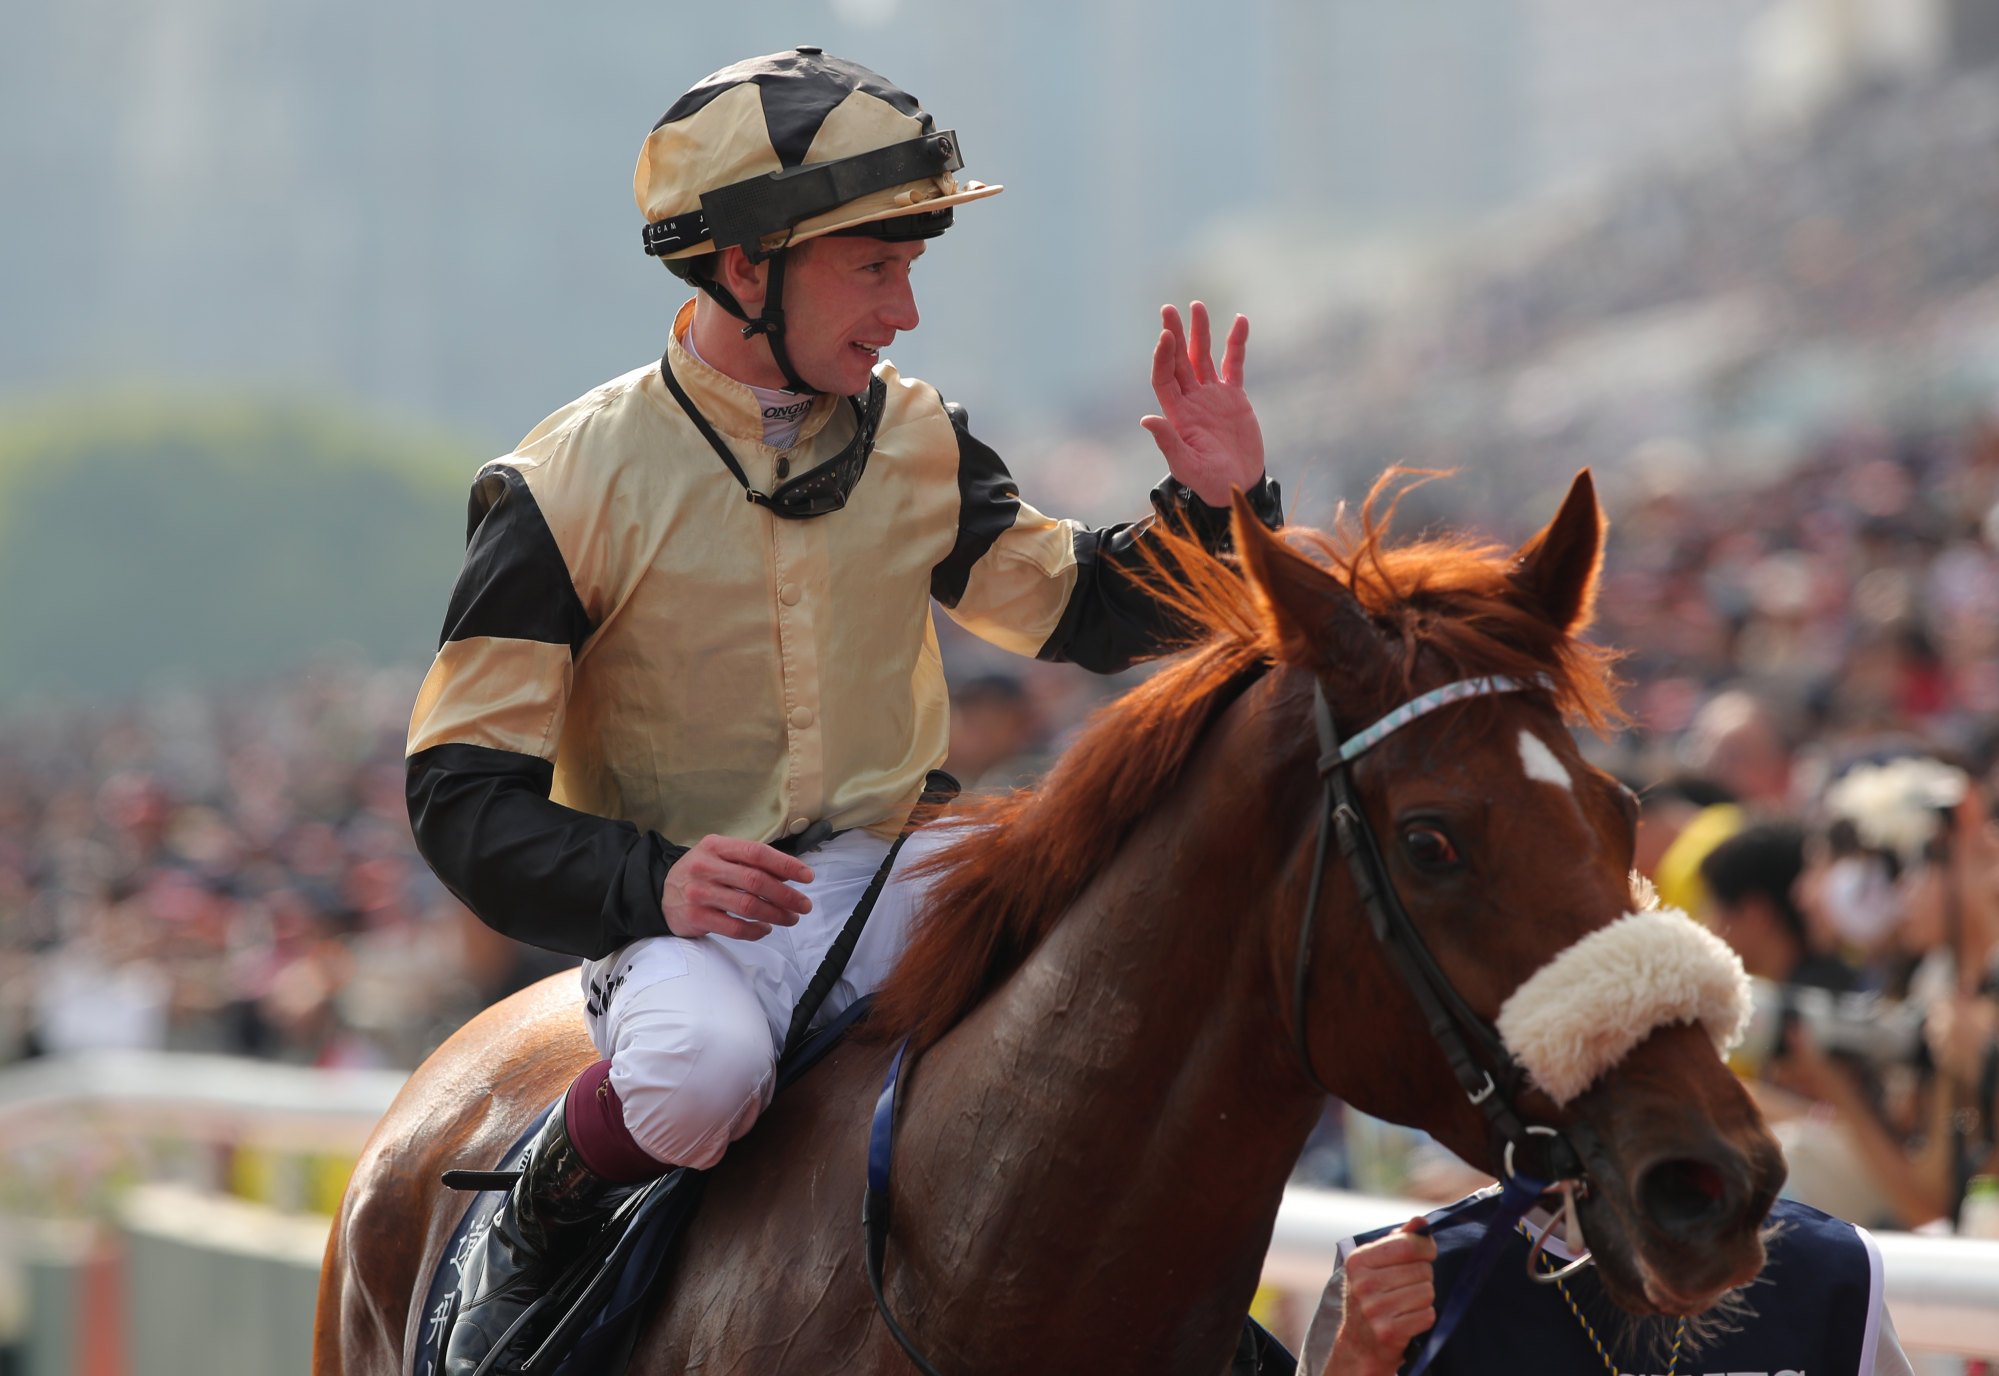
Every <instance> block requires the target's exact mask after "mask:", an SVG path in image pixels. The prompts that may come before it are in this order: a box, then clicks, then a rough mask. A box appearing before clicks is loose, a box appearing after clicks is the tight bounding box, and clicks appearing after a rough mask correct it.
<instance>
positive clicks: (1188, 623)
mask: <svg viewBox="0 0 1999 1376" xmlns="http://www.w3.org/2000/svg"><path fill="white" fill-rule="evenodd" d="M1430 476H1433V475H1429V474H1423V473H1414V472H1411V471H1408V470H1390V471H1389V472H1388V473H1385V474H1383V475H1382V477H1381V478H1380V479H1379V480H1377V481H1376V483H1375V485H1374V487H1373V489H1372V490H1371V491H1370V492H1369V493H1368V496H1367V500H1366V501H1365V503H1363V505H1362V508H1361V511H1360V516H1359V519H1358V521H1357V522H1354V521H1348V520H1347V519H1345V514H1344V512H1343V513H1342V516H1341V519H1339V520H1338V521H1336V524H1335V528H1334V530H1333V532H1331V533H1327V532H1323V531H1316V530H1307V529H1298V528H1288V529H1286V530H1285V531H1284V532H1283V536H1284V538H1285V540H1286V541H1287V542H1288V543H1289V544H1290V545H1291V546H1292V548H1294V549H1297V550H1299V551H1300V552H1301V553H1304V554H1306V555H1308V556H1309V557H1312V558H1313V559H1314V560H1315V561H1316V562H1318V563H1320V564H1322V565H1324V566H1326V567H1328V568H1329V569H1330V570H1331V571H1332V572H1333V573H1334V575H1335V576H1336V577H1338V578H1339V580H1340V581H1341V582H1343V583H1345V584H1346V585H1347V586H1348V587H1349V588H1351V589H1352V590H1353V592H1354V593H1355V595H1356V596H1357V597H1358V598H1359V599H1360V602H1361V604H1362V606H1364V607H1365V608H1366V609H1367V611H1368V613H1369V615H1370V616H1371V617H1372V618H1373V619H1374V621H1375V622H1376V624H1377V625H1378V626H1379V627H1381V629H1382V630H1383V632H1384V634H1385V635H1386V636H1387V637H1388V638H1389V639H1390V640H1391V641H1392V642H1394V643H1395V644H1397V645H1399V646H1400V647H1401V655H1400V660H1401V665H1402V670H1403V674H1404V678H1405V685H1404V686H1405V688H1406V687H1407V683H1406V680H1407V678H1408V677H1409V676H1410V675H1412V674H1413V673H1414V670H1415V665H1416V660H1417V654H1416V652H1417V650H1418V649H1419V648H1420V649H1422V650H1424V651H1426V652H1427V654H1428V655H1429V656H1430V657H1433V658H1434V659H1436V660H1438V661H1440V662H1442V663H1443V664H1444V665H1446V666H1447V667H1448V668H1449V669H1450V670H1451V671H1452V672H1453V673H1454V674H1455V675H1457V676H1470V675H1479V674H1506V675H1510V676H1513V677H1516V678H1522V679H1531V678H1534V677H1535V676H1537V675H1538V676H1540V677H1542V678H1544V679H1545V680H1546V681H1547V682H1548V684H1549V685H1550V690H1551V692H1552V695H1553V697H1554V700H1555V703H1556V705H1557V706H1558V707H1559V708H1560V709H1561V710H1562V711H1563V713H1564V714H1565V715H1566V716H1567V717H1569V718H1570V719H1571V720H1573V721H1579V722H1582V723H1584V724H1587V725H1588V726H1590V727H1592V728H1593V729H1596V730H1599V731H1601V730H1603V729H1605V728H1606V727H1607V726H1609V725H1610V724H1611V723H1613V722H1616V721H1619V720H1621V719H1622V716H1621V713H1620V712H1619V710H1618V707H1617V698H1616V689H1617V683H1616V679H1615V677H1614V676H1613V674H1612V672H1611V665H1612V663H1613V661H1614V659H1615V656H1614V655H1613V654H1612V653H1611V652H1610V651H1607V650H1605V649H1604V648H1603V647H1601V646H1597V645H1592V644H1589V643H1587V642H1585V641H1582V640H1579V639H1576V638H1575V637H1574V636H1572V635H1571V634H1570V633H1568V632H1567V631H1565V630H1564V629H1562V628H1560V627H1557V626H1556V625H1554V624H1553V623H1552V622H1551V621H1550V620H1548V618H1547V617H1545V616H1543V615H1541V614H1540V613H1539V612H1537V611H1536V610H1535V609H1534V608H1533V607H1532V606H1531V605H1529V604H1528V603H1527V602H1526V600H1525V599H1524V598H1523V597H1522V595H1521V592H1520V589H1519V586H1518V584H1517V583H1515V582H1514V580H1513V579H1512V578H1511V576H1510V575H1511V571H1512V569H1513V562H1512V552H1511V551H1510V550H1505V549H1503V548H1501V547H1500V546H1498V545H1494V544H1488V543H1484V542H1481V541H1477V540H1474V539H1471V538H1469V537H1466V536H1463V535H1443V536H1438V537H1432V538H1428V539H1424V540H1420V541H1416V542H1412V543H1408V544H1402V545H1390V544H1388V543H1387V536H1388V528H1389V525H1390V523H1391V521H1392V519H1393V517H1394V514H1395V509H1396V507H1397V505H1398V504H1399V502H1400V501H1401V498H1402V496H1403V494H1404V493H1406V492H1407V491H1408V490H1409V489H1410V487H1411V486H1413V485H1414V483H1413V482H1412V481H1411V480H1412V479H1414V480H1417V481H1421V480H1423V479H1426V478H1428V477H1430ZM1144 549H1145V554H1146V560H1147V568H1146V570H1145V572H1144V573H1143V575H1141V576H1142V577H1143V579H1144V581H1145V582H1146V583H1147V584H1148V586H1149V587H1150V588H1151V589H1152V591H1153V593H1154V594H1155V595H1156V596H1157V597H1159V598H1160V599H1161V600H1162V601H1163V602H1164V603H1165V605H1166V607H1167V609H1168V610H1169V612H1170V613H1171V614H1172V615H1173V617H1175V618H1176V619H1177V620H1178V621H1179V622H1180V623H1181V624H1182V625H1183V626H1184V627H1185V628H1186V632H1187V633H1186V635H1185V637H1184V644H1185V645H1187V646H1191V648H1190V649H1188V650H1187V651H1186V653H1184V654H1183V655H1182V656H1181V657H1179V658H1178V659H1176V660H1173V661H1171V662H1169V663H1167V664H1166V665H1165V666H1164V667H1162V668H1161V669H1159V671H1158V672H1156V673H1155V674H1153V675H1152V676H1151V677H1150V678H1148V679H1147V680H1145V681H1144V682H1143V683H1141V684H1139V685H1138V686H1137V687H1136V688H1134V689H1132V690H1131V691H1130V692H1128V693H1126V694H1125V695H1124V696H1123V697H1121V698H1119V699H1117V700H1116V701H1114V702H1112V703H1110V704H1109V705H1107V706H1105V707H1103V708H1101V709H1099V710H1098V711H1097V712H1096V714H1095V715H1094V716H1093V717H1092V718H1091V719H1090V721H1089V723H1088V724H1087V725H1086V726H1085V728H1084V730H1083V731H1082V733H1081V734H1080V735H1079V736H1078V738H1077V739H1076V742H1075V744H1074V745H1072V746H1071V747H1070V748H1069V749H1068V750H1067V752H1065V753H1064V755H1063V757H1062V759H1061V761H1060V763H1059V764H1058V765H1057V766H1056V768H1055V769H1054V770H1053V771H1051V772H1050V774H1049V775H1048V777H1047V778H1046V779H1045V780H1044V781H1043V782H1042V783H1041V785H1040V786H1039V787H1037V788H1032V789H1019V790H1015V791H1014V792H1012V793H1009V794H1005V795H1001V796H997V797H979V798H971V799H967V800H965V801H964V802H963V803H962V804H961V805H960V806H959V807H958V808H957V809H956V810H955V811H954V813H953V819H954V820H958V819H963V820H966V821H968V822H971V823H974V824H977V826H978V828H979V829H978V830H977V831H976V833H974V834H972V835H971V837H970V839H969V840H968V841H966V842H964V843H961V844H954V845H952V846H949V847H947V848H946V849H944V850H942V851H940V852H939V853H938V854H937V855H935V856H933V857H931V858H930V859H928V860H926V861H925V862H924V863H923V865H922V866H920V867H919V872H927V873H928V874H929V875H930V876H931V888H930V891H929V893H928V895H927V896H926V898H925V900H924V916H923V917H922V919H921V920H920V921H919V923H918V925H917V928H916V930H915V933H914V935H913V936H912V938H911V941H910V945H909V949H908V950H907V951H906V952H905V953H904V955H903V957H902V959H901V961H900V962H899V963H898V964H897V966H896V968H895V971H894V972H893V973H892V974H891V975H890V976H889V978H888V980H887V981H886V982H885V983H884V984H883V986H882V988H881V991H880V993H879V994H878V995H877V996H876V1001H875V1008H874V1012H873V1014H872V1016H871V1017H870V1019H869V1024H870V1031H871V1034H872V1035H873V1036H876V1037H881V1038H885V1039H895V1038H900V1037H903V1036H907V1037H909V1038H910V1039H911V1040H912V1041H913V1042H914V1043H915V1044H916V1046H917V1047H918V1048H919V1049H920V1048H922V1047H925V1046H928V1045H930V1044H931V1043H933V1042H935V1041H936V1040H937V1039H938V1038H940V1037H942V1036H943V1035H944V1033H945V1032H947V1031H949V1030H950V1028H951V1027H952V1026H953V1025H954V1024H956V1023H957V1022H958V1020H959V1019H961V1018H963V1017H964V1016H965V1015H966V1014H967V1013H969V1012H970V1011H971V1010H972V1009H973V1008H974V1007H975V1006H976V1005H977V1004H978V1003H979V1002H980V1001H981V1000H982V999H984V998H985V996H986V995H987V994H988V993H990V992H991V991H992V990H993V989H995V988H997V987H998V986H999V985H1000V984H1001V983H1002V982H1004V981H1005V980H1006V978H1007V977H1008V976H1009V975H1011V974H1012V973H1013V972H1014V971H1015V970H1016V969H1018V968H1019V966H1020V965H1021V963H1022V962H1023V961H1025V960H1026V959H1027V956H1028V955H1029V953H1030V952H1032V951H1033V950H1034V948H1035V947H1036V946H1037V945H1039V944H1040V942H1041V940H1042V938H1043V937H1045V936H1046V935H1047V934H1048V933H1049V931H1051V930H1052V929H1053V928H1054V926H1055V924H1056V923H1057V922H1059V921H1060V920H1061V918H1062V915H1063V913H1064V912H1066V911H1067V910H1068V908H1069V906H1070V905H1071V903H1072V902H1073V901H1074V899H1075V897H1076V895H1077V894H1079V893H1080V892H1081V891H1082V889H1083V887H1084V885H1085V884H1087V883H1088V882H1089V880H1090V878H1091V876H1092V875H1094V874H1095V873H1096V872H1097V871H1098V870H1099V869H1101V868H1102V866H1103V865H1104V864H1105V863H1106V862H1108V861H1109V860H1110V859H1111V857H1112V856H1113V855H1115V854H1116V853H1117V851H1118V849H1119V848H1120V847H1121V846H1123V844H1124V843H1125V841H1126V840H1127V839H1128V838H1129V837H1130V835H1131V833H1132V831H1133V829H1134V828H1135V827H1136V826H1137V825H1138V823H1139V821H1140V820H1141V819H1142V818H1143V817H1144V816H1145V814H1146V813H1147V812H1148V811H1149V810H1150V809H1151V808H1152V807H1153V805H1154V804H1155V803H1156V801H1157V800H1158V799H1159V798H1160V797H1161V795H1162V794H1164V793H1165V792H1166V791H1167V790H1169V789H1170V788H1172V786H1173V785H1174V783H1175V782H1176V780H1177V779H1178V778H1179V775H1180V772H1181V770H1182V769H1183V768H1184V767H1185V766H1186V764H1187V761H1188V760H1189V759H1190V758H1191V757H1192V756H1193V753H1194V748H1195V745H1196V744H1197V743H1198V741H1199V740H1200V738H1201V736H1202V734H1203V732H1204V731H1205V730H1206V729H1207V727H1208V725H1209V724H1210V723H1211V722H1212V720H1213V719H1214V718H1215V717H1216V716H1217V715H1218V714H1219V713H1220V711H1221V709H1222V708H1224V707H1226V706H1227V705H1228V703H1229V702H1230V701H1232V700H1233V699H1234V697H1235V696H1236V693H1237V692H1238V691H1239V690H1240V688H1241V686H1242V685H1243V684H1244V683H1245V682H1246V681H1247V679H1248V678H1249V677H1250V675H1251V674H1252V673H1254V672H1255V671H1256V670H1257V669H1259V668H1260V667H1261V666H1263V665H1266V664H1268V663H1271V662H1273V661H1274V660H1275V659H1276V658H1277V655H1278V647H1279V643H1280V637H1279V634H1278V630H1277V627H1276V624H1275V621H1274V618H1273V616H1272V614H1271V612H1270V610H1269V609H1268V608H1267V607H1266V606H1265V605H1263V602H1262V599H1260V598H1259V597H1258V596H1257V594H1256V593H1255V592H1254V591H1253V590H1252V589H1251V587H1250V586H1249V585H1248V583H1247V582H1246V581H1245V580H1244V579H1243V577H1242V575H1241V574H1240V573H1239V572H1238V571H1237V569H1236V568H1235V566H1234V564H1233V563H1232V562H1228V561H1225V560H1224V559H1222V558H1218V557H1217V556H1215V555H1212V554H1209V553H1208V552H1207V551H1206V550H1205V549H1203V548H1202V547H1201V545H1200V544H1199V543H1198V542H1196V541H1195V540H1193V539H1192V538H1190V537H1189V536H1188V535H1186V534H1185V533H1184V532H1181V531H1178V530H1172V529H1168V528H1166V527H1164V526H1160V527H1157V528H1155V530H1154V531H1153V532H1151V533H1150V534H1149V535H1148V538H1147V543H1146V544H1145V546H1144Z"/></svg>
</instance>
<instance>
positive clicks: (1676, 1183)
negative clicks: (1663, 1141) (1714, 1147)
mask: <svg viewBox="0 0 1999 1376" xmlns="http://www.w3.org/2000/svg"><path fill="white" fill-rule="evenodd" d="M1638 1198H1639V1202H1640V1203H1641V1205H1642V1206H1643V1208H1644V1210H1645V1214H1646V1216H1647V1217H1648V1218H1650V1219H1651V1220H1652V1221H1653V1222H1654V1223H1656V1224H1658V1225H1659V1227H1661V1228H1663V1229H1665V1230H1666V1231H1667V1232H1669V1233H1680V1234H1684V1233H1686V1232H1689V1231H1691V1230H1693V1229H1696V1228H1700V1227H1703V1226H1705V1225H1708V1224H1712V1223H1714V1222H1715V1221H1717V1220H1718V1219H1720V1218H1721V1217H1723V1216H1724V1215H1725V1214H1726V1212H1727V1209H1728V1181H1727V1180H1726V1179H1725V1178H1724V1177H1723V1175H1722V1173H1721V1172H1720V1171H1719V1170H1717V1169H1716V1168H1715V1167H1714V1166H1712V1165H1710V1164H1709V1163H1708V1162H1706V1161H1694V1160H1688V1159H1680V1160H1674V1161H1662V1162H1660V1163H1659V1164H1658V1165H1656V1166H1654V1167H1652V1168H1651V1169H1650V1170H1648V1171H1647V1172H1645V1177H1644V1179H1643V1180H1642V1181H1641V1182H1640V1183H1639V1187H1638Z"/></svg>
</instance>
